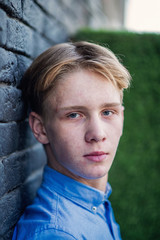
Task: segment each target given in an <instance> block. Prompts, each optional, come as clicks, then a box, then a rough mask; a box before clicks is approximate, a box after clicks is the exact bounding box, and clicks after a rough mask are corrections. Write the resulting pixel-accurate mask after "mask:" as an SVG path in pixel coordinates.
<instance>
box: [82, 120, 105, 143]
mask: <svg viewBox="0 0 160 240" xmlns="http://www.w3.org/2000/svg"><path fill="white" fill-rule="evenodd" d="M105 140H106V133H105V130H104V123H103V122H102V121H101V120H100V119H99V118H94V119H92V120H90V121H89V122H88V125H87V130H86V133H85V141H86V142H87V143H92V142H103V141H105Z"/></svg>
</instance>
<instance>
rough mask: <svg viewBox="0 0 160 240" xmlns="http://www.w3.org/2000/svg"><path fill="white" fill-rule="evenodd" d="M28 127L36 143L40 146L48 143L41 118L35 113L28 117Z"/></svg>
mask: <svg viewBox="0 0 160 240" xmlns="http://www.w3.org/2000/svg"><path fill="white" fill-rule="evenodd" d="M29 125H30V128H31V129H32V132H33V134H34V136H35V138H36V139H37V140H38V142H40V143H42V144H47V143H48V142H49V141H48V137H47V133H46V130H45V127H44V124H43V120H42V118H41V116H39V115H38V114H37V113H35V112H31V113H30V115H29Z"/></svg>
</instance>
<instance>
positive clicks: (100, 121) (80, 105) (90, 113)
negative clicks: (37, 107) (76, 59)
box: [29, 70, 123, 191]
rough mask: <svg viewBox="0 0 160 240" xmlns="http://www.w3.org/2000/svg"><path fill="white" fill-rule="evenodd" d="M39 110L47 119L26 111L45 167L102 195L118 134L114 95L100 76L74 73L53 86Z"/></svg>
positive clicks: (119, 118) (120, 114) (119, 122)
mask: <svg viewBox="0 0 160 240" xmlns="http://www.w3.org/2000/svg"><path fill="white" fill-rule="evenodd" d="M45 106H46V109H47V110H46V116H47V117H46V118H45V119H44V118H42V117H41V116H39V115H38V114H37V113H35V112H31V114H30V116H29V123H30V126H31V129H32V131H33V133H34V135H35V137H36V138H37V140H38V141H39V142H41V143H42V144H44V146H45V150H46V153H47V157H48V165H49V166H50V167H52V168H53V169H55V170H57V171H58V172H60V173H62V174H64V175H67V176H69V177H71V178H73V179H75V180H77V181H79V182H81V183H84V184H86V185H88V186H91V187H94V188H97V189H99V190H101V191H105V188H106V183H107V179H108V172H109V170H110V167H111V165H112V162H113V159H114V157H115V154H116V150H117V147H118V143H119V140H120V137H121V135H122V129H123V106H122V105H121V99H120V91H119V90H118V89H117V88H116V87H115V86H114V85H113V84H112V83H111V82H109V81H107V80H106V79H105V78H104V77H103V76H101V75H99V74H97V73H93V72H91V71H87V70H79V71H76V72H74V73H71V74H70V75H67V76H66V78H65V79H62V80H61V81H60V82H59V84H58V85H57V87H56V91H54V92H53V93H51V94H50V95H49V97H48V98H47V99H46V101H45Z"/></svg>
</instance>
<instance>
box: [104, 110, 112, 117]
mask: <svg viewBox="0 0 160 240" xmlns="http://www.w3.org/2000/svg"><path fill="white" fill-rule="evenodd" d="M103 115H105V116H110V115H112V112H111V111H109V110H106V111H104V112H103Z"/></svg>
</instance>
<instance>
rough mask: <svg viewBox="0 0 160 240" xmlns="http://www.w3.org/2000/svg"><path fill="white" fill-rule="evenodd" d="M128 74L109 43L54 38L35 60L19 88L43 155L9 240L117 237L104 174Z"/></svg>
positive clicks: (113, 151)
mask: <svg viewBox="0 0 160 240" xmlns="http://www.w3.org/2000/svg"><path fill="white" fill-rule="evenodd" d="M129 81H130V75H129V73H128V71H127V70H126V69H125V68H124V67H123V66H122V65H121V63H120V62H119V61H118V59H117V58H116V57H115V55H114V54H113V53H112V52H111V51H110V50H108V49H106V48H104V47H101V46H98V45H96V44H91V43H87V42H77V43H65V44H59V45H56V46H54V47H51V48H50V49H48V50H47V51H46V52H44V53H43V54H41V55H40V56H39V57H38V58H37V59H36V60H35V61H34V62H33V64H32V65H31V67H30V68H29V69H28V71H27V72H26V74H25V76H24V79H23V89H25V91H24V93H25V97H26V98H27V99H28V101H29V106H30V109H31V112H30V115H29V124H30V127H31V129H32V131H33V133H34V135H35V137H36V139H37V140H38V141H39V142H40V143H42V144H43V145H44V148H45V151H46V154H47V159H48V162H47V166H46V167H45V169H44V176H43V182H42V185H41V187H40V189H39V191H38V194H37V197H36V199H35V201H34V203H33V204H32V205H31V206H29V207H27V209H26V210H25V213H24V215H23V216H22V218H21V219H20V221H19V222H18V224H17V226H16V228H15V231H14V235H13V239H14V240H15V239H19V240H21V239H27V240H29V239H30V240H31V239H32V240H33V239H37V240H42V239H43V240H45V239H46V240H50V239H65V240H66V239H67V240H73V239H76V240H81V239H87V240H102V239H103V240H105V239H106V240H113V239H116V240H119V239H121V237H120V232H119V227H118V225H117V223H116V222H115V219H114V215H113V211H112V208H111V204H110V202H109V200H108V197H109V195H110V193H111V187H110V185H109V183H107V181H108V172H109V169H110V167H111V165H112V162H113V159H114V156H115V154H116V150H117V146H118V143H119V139H120V137H121V135H122V129H123V106H122V99H123V89H124V88H127V87H128V85H129Z"/></svg>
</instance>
